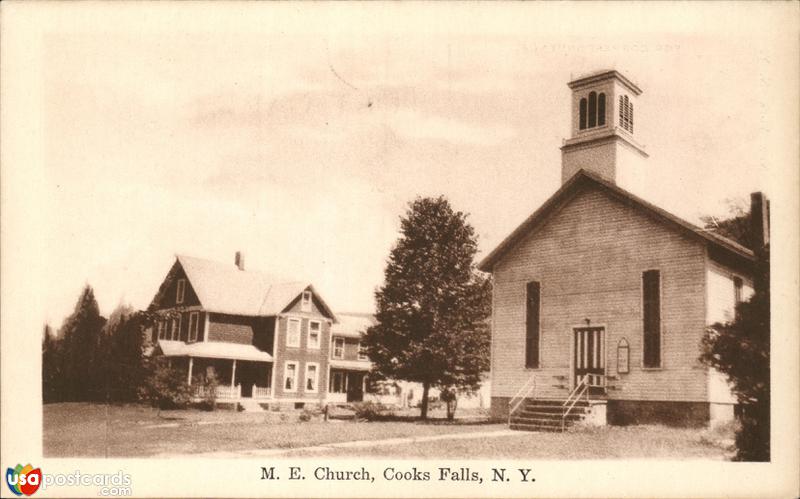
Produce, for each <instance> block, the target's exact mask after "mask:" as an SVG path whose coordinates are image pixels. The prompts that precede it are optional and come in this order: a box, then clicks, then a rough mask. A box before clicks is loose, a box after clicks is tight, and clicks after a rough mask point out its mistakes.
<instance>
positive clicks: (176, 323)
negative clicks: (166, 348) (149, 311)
mask: <svg viewBox="0 0 800 499" xmlns="http://www.w3.org/2000/svg"><path fill="white" fill-rule="evenodd" d="M170 339H171V340H176V341H177V340H179V339H181V316H180V314H178V316H177V317H176V318H174V319H172V331H171V332H170Z"/></svg>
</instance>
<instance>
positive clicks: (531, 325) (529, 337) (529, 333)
mask: <svg viewBox="0 0 800 499" xmlns="http://www.w3.org/2000/svg"><path fill="white" fill-rule="evenodd" d="M526 291H527V293H526V294H527V298H526V314H525V315H526V319H525V367H527V368H533V369H535V368H538V367H539V309H540V301H541V296H540V294H541V293H540V286H539V283H538V282H536V281H532V282H529V283H528V286H527V290H526Z"/></svg>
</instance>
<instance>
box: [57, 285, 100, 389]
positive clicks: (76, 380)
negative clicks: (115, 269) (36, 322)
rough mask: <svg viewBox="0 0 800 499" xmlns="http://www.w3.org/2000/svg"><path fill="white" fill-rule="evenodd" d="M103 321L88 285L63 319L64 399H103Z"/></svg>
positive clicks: (61, 334)
mask: <svg viewBox="0 0 800 499" xmlns="http://www.w3.org/2000/svg"><path fill="white" fill-rule="evenodd" d="M104 323H105V319H104V318H103V317H102V316H101V315H100V308H99V307H98V305H97V300H96V299H95V297H94V291H93V290H92V287H91V286H89V285H88V284H87V285H86V287H85V288H84V289H83V291H82V292H81V296H80V297H79V298H78V302H77V303H76V304H75V310H74V312H73V313H72V315H70V316H69V317H67V318H66V319H65V320H64V324H63V326H61V333H60V336H61V338H62V342H63V380H64V385H63V397H62V399H63V400H66V401H85V400H99V399H101V398H102V390H101V388H100V387H101V386H102V385H103V384H104V383H103V382H102V380H101V379H98V370H97V368H96V365H95V363H96V362H98V361H99V353H98V350H99V346H100V341H101V340H100V338H101V333H102V329H103V325H104Z"/></svg>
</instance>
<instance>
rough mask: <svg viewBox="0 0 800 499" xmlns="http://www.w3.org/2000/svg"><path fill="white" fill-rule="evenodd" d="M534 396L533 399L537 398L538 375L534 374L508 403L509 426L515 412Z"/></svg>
mask: <svg viewBox="0 0 800 499" xmlns="http://www.w3.org/2000/svg"><path fill="white" fill-rule="evenodd" d="M531 394H533V398H536V374H532V375H531V377H530V378H528V381H526V382H525V384H524V385H522V387H520V389H519V390H517V393H516V394H514V396H513V397H511V400H509V401H508V424H509V425H510V424H511V416H513V415H514V413H515V412H517V410H518V409H519V408H520V406H522V403H523V402H525V399H527V398H529V397H530V396H531Z"/></svg>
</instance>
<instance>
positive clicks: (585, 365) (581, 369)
mask: <svg viewBox="0 0 800 499" xmlns="http://www.w3.org/2000/svg"><path fill="white" fill-rule="evenodd" d="M573 331H574V336H575V338H574V348H573V351H574V352H575V358H574V359H573V362H574V366H575V378H574V380H575V381H574V383H575V385H577V384H578V383H579V382H580V380H581V378H583V376H584V375H586V374H594V375H596V376H592V377H591V378H590V387H589V393H590V394H601V393H604V392H605V382H604V378H605V373H606V361H605V358H606V330H605V328H603V327H595V326H592V327H576V328H574V330H573Z"/></svg>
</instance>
